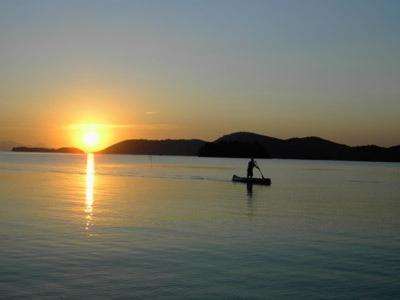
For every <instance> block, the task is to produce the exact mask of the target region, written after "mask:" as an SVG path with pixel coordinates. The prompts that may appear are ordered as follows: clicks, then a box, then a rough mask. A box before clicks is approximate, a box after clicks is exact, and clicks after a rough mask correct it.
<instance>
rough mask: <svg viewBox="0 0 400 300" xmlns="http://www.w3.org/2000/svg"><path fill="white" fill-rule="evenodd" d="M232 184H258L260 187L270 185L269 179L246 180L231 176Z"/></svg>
mask: <svg viewBox="0 0 400 300" xmlns="http://www.w3.org/2000/svg"><path fill="white" fill-rule="evenodd" d="M232 181H233V182H242V183H247V184H260V185H271V179H270V178H247V177H240V176H236V175H233V177H232Z"/></svg>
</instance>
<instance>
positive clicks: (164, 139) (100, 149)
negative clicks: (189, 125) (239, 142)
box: [0, 131, 400, 153]
mask: <svg viewBox="0 0 400 300" xmlns="http://www.w3.org/2000/svg"><path fill="white" fill-rule="evenodd" d="M238 133H243V134H255V135H260V136H264V137H269V138H276V139H279V140H282V141H286V140H290V139H306V138H317V139H322V140H325V141H328V142H332V143H335V144H340V145H345V146H350V147H359V146H378V147H382V148H392V147H397V146H400V144H397V145H389V146H380V145H376V144H364V145H349V144H343V143H339V142H337V141H334V140H329V139H326V138H324V137H320V136H301V137H300V136H294V137H290V138H279V137H275V136H270V135H264V134H260V133H257V132H248V131H236V132H231V133H226V134H223V135H221V136H219V137H217V138H216V139H213V140H205V139H197V138H168V137H166V138H158V139H157V138H156V139H146V138H127V139H123V140H120V141H116V142H115V143H112V144H109V145H106V146H105V147H102V148H98V147H97V148H96V150H93V151H87V150H85V147H82V148H79V147H77V146H71V145H63V146H57V147H53V146H51V145H43V144H42V145H27V144H22V143H17V142H14V141H7V142H8V143H15V144H16V146H13V148H14V147H17V148H19V147H26V148H46V149H60V148H76V149H79V150H82V151H84V152H86V153H92V152H93V153H95V152H99V151H103V150H105V149H107V148H109V147H111V146H113V145H115V144H119V143H122V142H125V141H136V140H143V141H167V140H172V141H179V140H187V141H190V140H198V141H202V142H206V143H212V142H215V141H216V140H218V139H219V138H222V137H224V136H227V135H232V134H238ZM1 142H2V141H0V143H1ZM9 151H11V149H9Z"/></svg>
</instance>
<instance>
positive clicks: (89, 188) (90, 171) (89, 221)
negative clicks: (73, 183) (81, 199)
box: [85, 153, 95, 230]
mask: <svg viewBox="0 0 400 300" xmlns="http://www.w3.org/2000/svg"><path fill="white" fill-rule="evenodd" d="M94 175H95V171H94V155H93V153H88V154H87V158H86V202H85V213H86V226H85V230H89V229H90V227H91V226H92V225H93V201H94V198H93V189H94Z"/></svg>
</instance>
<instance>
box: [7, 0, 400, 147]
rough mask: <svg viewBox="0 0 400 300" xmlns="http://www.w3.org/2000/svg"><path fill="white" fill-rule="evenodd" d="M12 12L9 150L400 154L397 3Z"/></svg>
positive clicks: (156, 5)
mask: <svg viewBox="0 0 400 300" xmlns="http://www.w3.org/2000/svg"><path fill="white" fill-rule="evenodd" d="M0 11H1V12H0V15H1V18H0V25H1V26H0V41H1V44H2V49H1V52H0V62H1V63H2V69H1V70H0V78H1V80H0V103H1V110H0V142H3V141H15V142H17V143H21V144H26V145H46V147H48V146H51V147H55V148H59V147H64V146H72V147H78V148H80V147H82V146H83V145H85V146H86V147H89V148H99V147H102V148H104V147H105V146H107V145H112V144H114V143H116V142H119V141H122V140H126V139H132V138H133V139H165V138H171V139H178V138H183V139H192V138H194V139H201V140H205V141H212V140H215V139H217V138H218V137H220V136H222V135H224V134H226V133H229V132H238V131H246V132H254V133H257V134H262V135H267V136H272V137H276V138H280V139H288V138H292V137H307V136H317V137H321V138H323V139H327V140H330V141H334V142H336V143H340V144H346V145H351V146H356V145H379V146H384V147H391V146H395V145H399V144H400V133H399V131H398V128H400V119H399V118H398V116H399V115H400V101H399V98H400V86H399V85H398V82H399V81H400V57H399V52H398V49H399V48H400V47H399V46H400V36H399V35H398V32H399V31H400V20H399V19H398V13H397V12H399V11H400V4H399V2H397V1H381V2H376V1H352V2H339V1H338V2H334V1H329V2H325V3H323V4H321V3H320V2H318V1H302V2H301V3H299V2H296V1H254V2H251V3H250V4H249V3H244V2H240V1H229V2H228V1H219V2H215V1H204V2H201V3H195V2H190V1H189V2H187V1H169V2H164V1H151V2H140V1H138V2H133V1H115V2H107V1H96V2H90V3H89V2H84V3H82V2H80V1H42V2H40V5H38V4H37V3H34V2H19V1H3V2H1V3H0ZM83 127H86V129H85V128H83ZM89 127H93V128H94V127H96V132H93V131H92V132H89V131H90V130H91V129H87V128H89ZM85 130H86V131H85Z"/></svg>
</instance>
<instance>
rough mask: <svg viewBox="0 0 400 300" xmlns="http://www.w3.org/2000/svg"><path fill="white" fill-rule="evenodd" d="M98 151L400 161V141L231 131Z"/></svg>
mask: <svg viewBox="0 0 400 300" xmlns="http://www.w3.org/2000/svg"><path fill="white" fill-rule="evenodd" d="M12 150H13V151H17V152H18V151H19V152H21V151H23V152H52V153H83V151H82V150H80V149H77V148H67V147H65V148H59V149H47V148H28V147H15V148H13V149H12ZM98 153H102V154H141V155H183V156H201V157H251V156H253V157H255V158H281V159H312V160H355V161H388V162H400V145H399V146H393V147H388V148H385V147H379V146H375V145H367V146H348V145H344V144H338V143H335V142H332V141H329V140H325V139H322V138H319V137H303V138H290V139H278V138H274V137H269V136H265V135H260V134H256V133H251V132H236V133H231V134H228V135H224V136H222V137H220V138H218V139H217V140H215V141H213V142H206V141H202V140H198V139H191V140H190V139H187V140H185V139H166V140H145V139H132V140H125V141H122V142H119V143H116V144H114V145H112V146H110V147H107V148H106V149H103V150H101V151H99V152H98Z"/></svg>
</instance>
